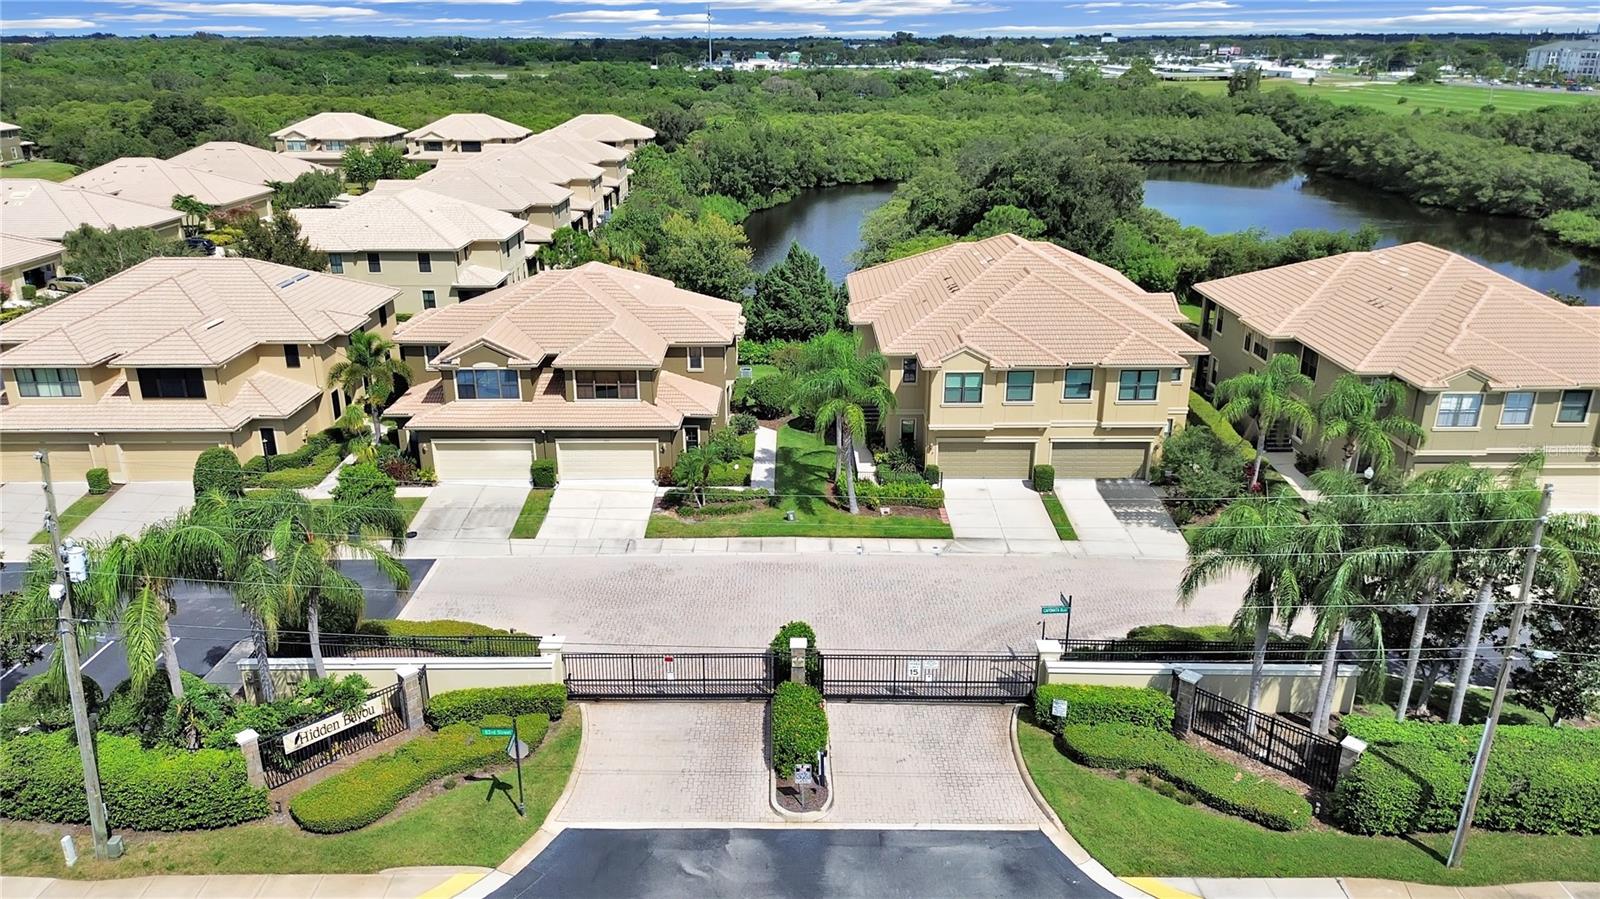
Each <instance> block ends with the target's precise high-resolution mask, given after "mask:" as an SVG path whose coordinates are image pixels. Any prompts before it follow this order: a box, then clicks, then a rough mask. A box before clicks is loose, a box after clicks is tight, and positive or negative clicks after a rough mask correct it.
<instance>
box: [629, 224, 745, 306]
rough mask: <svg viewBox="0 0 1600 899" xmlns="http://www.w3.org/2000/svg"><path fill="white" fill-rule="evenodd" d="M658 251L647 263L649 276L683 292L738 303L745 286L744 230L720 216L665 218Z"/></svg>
mask: <svg viewBox="0 0 1600 899" xmlns="http://www.w3.org/2000/svg"><path fill="white" fill-rule="evenodd" d="M661 231H662V235H661V236H662V240H661V247H660V250H659V251H658V252H657V253H655V255H654V257H653V258H652V259H651V261H650V269H651V273H652V274H655V275H659V276H661V277H663V278H666V279H667V280H669V281H672V282H673V283H675V284H677V285H678V286H679V287H681V288H683V289H684V290H693V291H696V292H699V293H704V294H709V295H711V296H714V297H721V298H722V299H725V300H738V299H739V296H740V294H742V293H743V292H744V289H745V288H746V287H748V286H749V284H750V280H751V278H752V275H751V273H750V256H751V254H750V247H749V245H748V244H749V239H748V238H747V237H746V236H745V233H744V229H743V228H741V227H739V226H738V225H734V224H730V223H729V222H728V221H726V220H725V219H723V218H722V216H719V215H714V214H702V215H700V216H699V217H697V218H692V219H691V218H689V217H688V216H686V215H679V214H674V215H669V216H667V218H666V220H665V221H663V222H662V223H661Z"/></svg>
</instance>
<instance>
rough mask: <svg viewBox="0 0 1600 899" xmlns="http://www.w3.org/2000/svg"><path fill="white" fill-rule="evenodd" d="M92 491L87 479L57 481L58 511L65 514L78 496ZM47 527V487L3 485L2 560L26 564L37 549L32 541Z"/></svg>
mask: <svg viewBox="0 0 1600 899" xmlns="http://www.w3.org/2000/svg"><path fill="white" fill-rule="evenodd" d="M88 492H89V485H88V484H86V483H84V480H83V478H72V479H69V480H66V481H57V482H56V510H57V511H58V512H65V511H66V510H67V507H68V506H70V505H72V504H73V503H74V502H76V501H77V500H78V497H80V496H83V495H84V494H85V493H88ZM42 527H44V487H43V486H42V485H40V483H39V482H38V481H37V480H32V481H7V482H6V483H4V484H0V559H5V560H6V561H7V562H25V561H27V559H28V554H29V553H30V552H32V551H33V547H32V546H30V545H29V544H28V541H29V540H31V539H33V535H34V534H37V533H38V532H39V529H40V528H42Z"/></svg>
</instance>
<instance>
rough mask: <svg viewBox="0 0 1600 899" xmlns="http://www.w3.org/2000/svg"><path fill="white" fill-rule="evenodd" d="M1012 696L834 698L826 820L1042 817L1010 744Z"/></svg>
mask: <svg viewBox="0 0 1600 899" xmlns="http://www.w3.org/2000/svg"><path fill="white" fill-rule="evenodd" d="M1011 715H1012V707H1011V706H1008V705H998V704H995V705H974V704H967V703H939V704H934V703H929V704H926V705H924V704H920V703H902V702H830V703H828V736H829V741H830V742H831V743H832V745H833V753H832V756H831V758H832V760H833V766H832V769H831V772H832V773H831V776H832V778H833V784H834V804H833V810H832V811H831V812H829V813H828V817H827V818H826V820H827V822H828V823H829V824H883V825H889V826H909V825H927V824H966V825H974V824H987V825H1001V826H1015V827H1019V828H1023V827H1039V826H1040V825H1043V824H1045V823H1047V822H1046V820H1045V817H1044V815H1043V814H1042V813H1041V812H1040V811H1039V806H1037V805H1035V804H1034V801H1033V798H1032V797H1031V796H1029V795H1028V788H1027V787H1026V786H1024V785H1023V781H1022V772H1021V771H1019V770H1017V763H1016V758H1015V756H1014V755H1012V752H1011Z"/></svg>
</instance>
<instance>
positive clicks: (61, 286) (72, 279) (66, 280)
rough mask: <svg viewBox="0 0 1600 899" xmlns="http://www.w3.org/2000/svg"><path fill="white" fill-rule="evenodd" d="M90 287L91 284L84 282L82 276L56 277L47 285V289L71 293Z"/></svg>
mask: <svg viewBox="0 0 1600 899" xmlns="http://www.w3.org/2000/svg"><path fill="white" fill-rule="evenodd" d="M88 286H89V282H88V281H85V280H83V277H82V276H81V275H56V276H55V277H54V278H51V279H50V283H48V284H46V285H45V289H46V290H59V291H62V292H64V293H71V292H73V291H74V290H82V289H84V288H85V287H88Z"/></svg>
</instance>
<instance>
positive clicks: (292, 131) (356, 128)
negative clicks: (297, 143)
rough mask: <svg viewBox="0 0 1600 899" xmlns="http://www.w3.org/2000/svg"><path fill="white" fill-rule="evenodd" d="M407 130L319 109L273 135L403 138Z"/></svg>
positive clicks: (327, 137) (364, 117)
mask: <svg viewBox="0 0 1600 899" xmlns="http://www.w3.org/2000/svg"><path fill="white" fill-rule="evenodd" d="M405 133H406V129H404V128H401V127H400V126H399V125H391V124H389V123H388V122H383V121H379V120H378V119H374V118H372V117H370V116H364V115H361V114H360V113H355V112H319V113H317V114H316V115H314V116H311V117H310V118H305V119H301V120H300V121H298V122H295V123H294V124H293V125H288V126H285V127H283V128H279V129H278V130H277V131H274V132H272V134H270V135H268V136H269V137H277V138H284V137H291V136H295V135H298V136H301V137H309V138H312V139H313V140H368V139H382V138H388V137H399V136H400V135H402V134H405Z"/></svg>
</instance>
